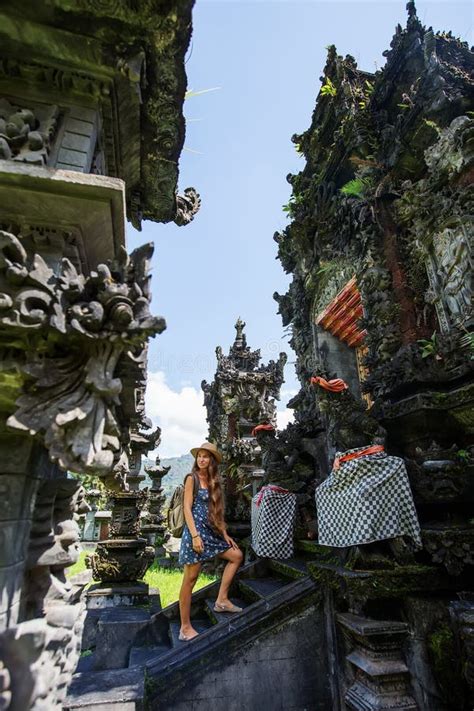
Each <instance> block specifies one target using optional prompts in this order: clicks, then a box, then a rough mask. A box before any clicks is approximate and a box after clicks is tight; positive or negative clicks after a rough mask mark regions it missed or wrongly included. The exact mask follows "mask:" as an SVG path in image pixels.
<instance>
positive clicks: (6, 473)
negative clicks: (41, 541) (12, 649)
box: [0, 430, 39, 632]
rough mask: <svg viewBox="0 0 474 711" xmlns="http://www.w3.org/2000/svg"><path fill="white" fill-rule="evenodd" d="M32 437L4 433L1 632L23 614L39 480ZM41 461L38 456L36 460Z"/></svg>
mask: <svg viewBox="0 0 474 711" xmlns="http://www.w3.org/2000/svg"><path fill="white" fill-rule="evenodd" d="M33 454H36V456H37V457H38V458H39V455H38V449H37V447H35V445H34V443H33V441H32V440H31V439H30V438H26V437H22V436H18V435H17V436H12V435H11V434H10V433H7V432H6V431H5V430H4V431H3V432H2V433H1V434H0V589H1V590H2V596H1V598H0V632H1V631H3V630H5V629H6V628H7V627H10V626H11V625H14V624H15V623H16V622H17V621H18V619H19V616H20V594H21V587H22V584H23V575H24V572H25V562H26V558H27V555H28V545H29V539H30V529H31V523H32V516H33V509H34V505H35V496H36V491H37V488H38V483H39V479H38V476H37V475H36V476H35V469H34V465H33V461H34V456H33ZM36 461H38V459H37V460H36Z"/></svg>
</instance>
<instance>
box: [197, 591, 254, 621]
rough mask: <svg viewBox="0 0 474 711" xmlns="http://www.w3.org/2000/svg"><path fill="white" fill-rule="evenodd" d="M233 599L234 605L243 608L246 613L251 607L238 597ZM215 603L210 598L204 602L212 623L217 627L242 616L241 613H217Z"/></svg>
mask: <svg viewBox="0 0 474 711" xmlns="http://www.w3.org/2000/svg"><path fill="white" fill-rule="evenodd" d="M231 599H232V602H233V603H234V605H237V607H242V608H243V610H244V611H245V608H246V607H248V605H249V603H248V602H245V600H242V599H240V598H238V597H234V596H232V598H231ZM215 603H216V601H215V600H214V599H212V600H211V599H210V598H208V599H207V600H205V601H204V607H205V609H206V612H207V614H208V615H209V618H210V619H211V621H212V623H213V624H215V625H222V624H225V623H226V622H230V621H231V620H232V618H233V617H235V616H236V615H239V614H242V613H239V612H216V611H215V610H214V605H215Z"/></svg>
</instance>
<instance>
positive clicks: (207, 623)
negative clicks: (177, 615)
mask: <svg viewBox="0 0 474 711" xmlns="http://www.w3.org/2000/svg"><path fill="white" fill-rule="evenodd" d="M191 623H192V625H193V627H194V629H195V630H196V632H199V634H202V633H203V632H206V631H207V630H208V629H209V628H210V627H212V622H211V620H209V618H201V619H192V620H191ZM180 628H181V623H180V621H179V620H176V621H174V620H173V621H172V622H170V627H169V634H170V640H171V646H172V647H173V649H175V648H177V647H183V646H186V645H187V644H189V642H185V641H183V642H182V641H181V640H180V639H179V630H180Z"/></svg>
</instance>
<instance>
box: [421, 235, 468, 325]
mask: <svg viewBox="0 0 474 711" xmlns="http://www.w3.org/2000/svg"><path fill="white" fill-rule="evenodd" d="M472 270H473V264H472V248H471V245H470V240H469V236H468V234H467V230H466V229H465V227H464V225H463V224H462V223H460V224H459V225H457V226H454V227H445V228H444V229H442V230H441V231H439V232H437V233H436V234H435V235H434V236H433V242H432V250H431V252H430V255H429V257H428V264H427V272H428V277H429V280H430V286H431V289H432V292H433V300H434V304H435V307H436V311H437V314H438V319H439V322H440V327H441V330H442V332H444V333H447V332H448V331H449V330H450V327H451V325H456V326H459V325H462V324H464V323H466V322H467V321H468V320H469V318H470V316H471V314H472Z"/></svg>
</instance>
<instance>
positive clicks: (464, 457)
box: [455, 449, 471, 464]
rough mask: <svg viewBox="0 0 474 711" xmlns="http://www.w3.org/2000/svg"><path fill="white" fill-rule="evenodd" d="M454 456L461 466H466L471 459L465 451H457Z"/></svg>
mask: <svg viewBox="0 0 474 711" xmlns="http://www.w3.org/2000/svg"><path fill="white" fill-rule="evenodd" d="M455 456H456V459H458V460H459V461H460V462H462V463H463V464H467V463H468V462H469V460H470V458H471V454H470V452H469V451H468V450H467V449H458V451H457V452H456V455H455Z"/></svg>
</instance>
